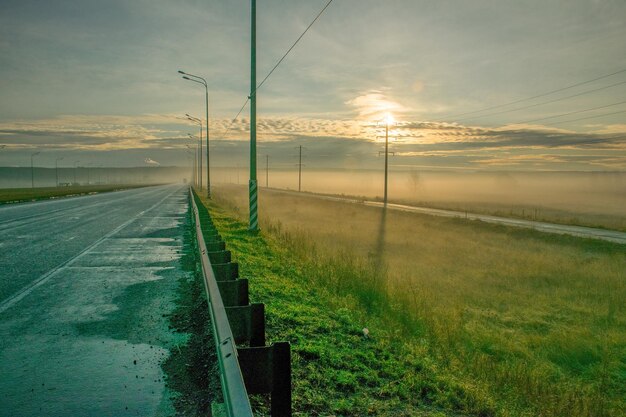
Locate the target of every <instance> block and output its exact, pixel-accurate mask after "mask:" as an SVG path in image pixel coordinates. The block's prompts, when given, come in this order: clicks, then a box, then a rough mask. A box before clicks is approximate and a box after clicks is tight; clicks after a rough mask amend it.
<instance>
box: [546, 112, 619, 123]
mask: <svg viewBox="0 0 626 417" xmlns="http://www.w3.org/2000/svg"><path fill="white" fill-rule="evenodd" d="M624 112H626V110H620V111H614V112H611V113H603V114H596V115H595V116H587V117H579V118H577V119H570V120H563V121H561V122H552V123H546V124H545V125H544V126H552V125H558V124H562V123H570V122H577V121H579V120H587V119H595V118H598V117H605V116H612V115H614V114H619V113H624Z"/></svg>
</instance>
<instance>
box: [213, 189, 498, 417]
mask: <svg viewBox="0 0 626 417" xmlns="http://www.w3.org/2000/svg"><path fill="white" fill-rule="evenodd" d="M204 203H205V204H206V205H207V206H208V208H209V210H210V212H211V216H212V219H213V222H214V223H215V225H216V227H217V228H218V229H219V230H220V233H221V235H222V236H223V238H224V240H225V241H226V243H227V246H228V248H229V249H230V250H231V251H232V252H233V254H234V256H235V258H236V261H237V262H239V264H240V272H241V275H242V276H243V277H247V278H249V279H250V291H251V294H250V297H251V301H252V302H263V303H265V305H266V316H267V336H268V340H269V341H278V340H287V341H289V342H290V343H291V345H292V352H293V354H292V367H293V408H294V410H295V415H300V416H328V415H340V416H366V415H371V416H449V415H475V416H493V415H495V407H494V405H493V404H492V402H491V400H490V399H489V398H488V397H487V396H486V394H485V392H483V391H482V390H481V389H480V387H478V386H476V385H474V384H472V383H470V382H467V381H463V380H461V379H459V378H456V377H455V376H454V375H453V374H450V373H446V372H443V371H442V370H441V369H440V367H439V365H438V364H437V363H436V362H435V361H433V360H432V358H431V356H430V355H429V353H428V346H427V342H426V340H424V343H422V344H419V343H418V344H409V343H406V340H408V339H410V340H414V338H416V337H417V338H419V337H420V336H421V335H423V331H422V330H421V329H420V324H419V323H417V322H413V321H412V320H411V319H410V318H408V317H407V316H406V315H403V314H401V312H400V311H399V310H397V309H396V308H395V307H394V305H393V303H392V302H390V301H391V300H389V299H387V297H386V295H385V292H384V291H381V289H382V288H381V287H380V286H381V285H383V283H382V281H380V280H379V279H378V274H379V272H380V271H378V270H376V266H373V265H371V264H369V263H359V262H355V261H352V260H351V259H352V258H350V257H349V256H348V257H346V258H341V257H340V258H335V259H333V258H329V259H327V260H325V261H324V262H316V261H311V260H310V259H307V258H306V257H303V256H301V255H300V254H301V253H302V252H301V251H300V250H298V248H296V247H295V245H299V244H300V242H299V241H289V240H288V239H285V236H282V237H276V236H274V235H273V234H272V233H261V234H259V235H254V234H250V233H249V232H248V231H247V226H246V224H244V223H242V222H241V221H239V220H238V219H237V218H235V217H234V216H233V215H232V214H230V213H229V212H228V211H226V210H224V209H223V208H222V207H220V206H218V205H216V204H214V203H213V202H208V201H206V200H204ZM300 248H301V249H302V250H304V249H305V248H304V247H302V246H301V247H300ZM331 281H332V282H334V283H335V285H327V284H328V283H330V282H331ZM337 289H339V290H337ZM359 294H367V296H365V297H361V296H360V295H359ZM366 328H367V329H368V330H369V334H368V335H366V334H365V332H364V329H366ZM407 332H408V333H407ZM409 333H410V334H409ZM254 403H255V407H256V409H257V412H258V414H260V415H263V414H264V412H265V410H266V403H265V402H264V400H263V399H256V400H255V402H254Z"/></svg>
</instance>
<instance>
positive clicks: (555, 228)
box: [271, 189, 626, 244]
mask: <svg viewBox="0 0 626 417" xmlns="http://www.w3.org/2000/svg"><path fill="white" fill-rule="evenodd" d="M271 191H273V192H281V193H286V194H299V193H297V192H295V191H286V190H278V189H271ZM299 195H302V196H309V197H313V198H320V199H323V200H330V201H340V202H345V203H353V204H363V205H366V206H370V207H383V206H384V205H383V203H381V202H379V201H371V200H358V199H353V198H345V197H332V196H327V195H321V194H314V193H303V194H299ZM387 208H388V209H390V210H400V211H407V212H412V213H421V214H428V215H431V216H442V217H458V218H464V219H469V220H480V221H483V222H486V223H494V224H502V225H505V226H513V227H523V228H527V229H535V230H538V231H540V232H545V233H556V234H563V235H571V236H578V237H584V238H589V239H600V240H605V241H608V242H614V243H621V244H626V233H625V232H620V231H617V230H606V229H598V228H593V227H584V226H569V225H564V224H556V223H546V222H537V221H532V220H522V219H512V218H508V217H499V216H492V215H489V214H477V213H468V212H464V211H455V210H441V209H434V208H429V207H416V206H408V205H404V204H394V203H389V204H387Z"/></svg>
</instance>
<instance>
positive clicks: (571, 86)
mask: <svg viewBox="0 0 626 417" xmlns="http://www.w3.org/2000/svg"><path fill="white" fill-rule="evenodd" d="M623 72H626V68H625V69H622V70H619V71H615V72H612V73H610V74H606V75H602V76H600V77H596V78H593V79H591V80H587V81H583V82H580V83H576V84H572V85H568V86H565V87H561V88H557V89H556V90H551V91H548V92H546V93H542V94H537V95H534V96H532V97H526V98H522V99H519V100H515V101H511V102H508V103H502V104H498V105H495V106H489V107H485V108H482V109H479V110H473V111H469V112H464V113H457V114H452V115H448V116H445V117H443V119H451V118H456V117H459V116H466V115H469V114H476V113H481V112H483V111H486V110H493V109H497V108H499V107H505V106H510V105H512V104H517V103H522V102H524V101H528V100H534V99H536V98H540V97H545V96H549V95H551V94H554V93H559V92H561V91H565V90H569V89H571V88H574V87H580V86H581V85H585V84H589V83H592V82H594V81H599V80H602V79H605V78H608V77H612V76H614V75H617V74H621V73H623ZM440 120H441V119H440Z"/></svg>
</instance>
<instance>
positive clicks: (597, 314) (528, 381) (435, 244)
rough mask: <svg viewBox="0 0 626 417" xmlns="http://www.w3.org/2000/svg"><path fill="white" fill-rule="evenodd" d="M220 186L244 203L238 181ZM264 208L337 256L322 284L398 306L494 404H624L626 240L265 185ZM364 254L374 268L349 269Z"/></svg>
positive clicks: (308, 244) (542, 410)
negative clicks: (438, 214) (623, 242)
mask: <svg viewBox="0 0 626 417" xmlns="http://www.w3.org/2000/svg"><path fill="white" fill-rule="evenodd" d="M216 191H217V195H218V197H219V198H221V199H223V200H224V201H228V202H229V204H231V205H232V207H238V208H239V210H240V212H241V213H246V212H247V210H246V209H245V207H247V201H246V191H245V189H244V188H243V187H222V188H219V189H217V190H216ZM260 207H261V212H260V214H261V219H262V227H263V228H264V229H265V230H267V231H269V232H270V233H272V234H275V235H279V236H282V238H283V239H284V242H285V243H286V244H290V245H292V246H293V249H294V251H297V252H299V253H300V254H301V255H302V256H305V257H307V258H308V259H310V260H314V261H315V260H317V262H318V263H319V264H320V265H323V263H324V260H325V259H328V257H329V256H330V257H331V258H332V259H334V260H338V261H340V262H339V264H342V262H343V264H344V265H345V270H344V271H338V270H337V268H335V269H333V270H332V271H331V270H329V274H333V276H332V277H327V279H326V280H325V282H320V285H325V286H336V290H337V291H343V292H351V293H353V295H354V296H355V297H356V298H357V299H359V300H360V301H361V302H362V303H363V304H364V305H366V306H367V305H368V304H369V305H370V307H371V309H370V310H371V313H372V314H389V313H388V312H389V311H393V312H394V313H393V314H391V316H393V317H390V325H394V324H395V325H397V326H398V331H397V337H398V338H404V339H405V340H406V343H407V344H409V345H410V344H414V345H416V346H418V345H419V346H423V345H427V347H428V350H429V352H430V354H431V355H433V357H435V358H436V360H437V361H438V363H439V365H440V366H441V369H442V372H447V373H450V374H453V375H455V376H457V377H459V378H461V379H464V380H466V381H468V383H472V384H479V385H480V386H481V387H482V388H484V389H485V390H486V391H487V392H488V393H489V394H490V395H491V396H492V398H493V399H494V401H495V403H496V404H497V409H498V414H499V415H501V416H572V417H579V416H580V417H582V416H585V417H591V416H594V417H598V416H621V415H625V414H626V401H625V400H624V398H626V306H625V304H624V303H625V301H624V300H626V284H625V280H626V251H625V250H624V247H623V246H619V245H616V244H609V243H604V242H597V241H591V240H584V239H578V238H570V237H565V236H556V235H548V234H542V233H538V232H535V231H531V230H517V229H512V228H508V227H503V226H494V225H487V224H484V223H480V222H472V221H464V220H460V219H446V218H437V217H431V216H424V215H419V214H414V213H403V212H395V211H389V212H387V213H386V214H383V212H382V210H381V209H377V208H371V207H362V206H357V205H352V204H344V203H338V202H332V201H324V200H319V199H315V198H310V197H306V196H294V195H286V194H284V193H273V192H270V191H262V194H261V197H260ZM335 264H336V262H335ZM364 265H366V266H369V268H370V269H371V271H373V273H372V274H368V276H370V277H374V278H373V279H368V280H363V281H360V277H359V274H355V273H354V271H359V270H362V268H363V266H364ZM362 275H364V274H362ZM381 303H386V304H388V305H387V306H386V307H387V309H381V308H377V306H378V307H380V306H379V305H380V304H381Z"/></svg>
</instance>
